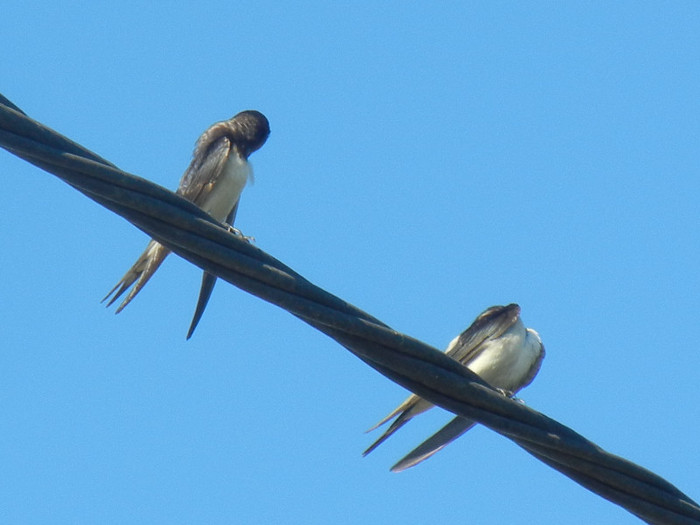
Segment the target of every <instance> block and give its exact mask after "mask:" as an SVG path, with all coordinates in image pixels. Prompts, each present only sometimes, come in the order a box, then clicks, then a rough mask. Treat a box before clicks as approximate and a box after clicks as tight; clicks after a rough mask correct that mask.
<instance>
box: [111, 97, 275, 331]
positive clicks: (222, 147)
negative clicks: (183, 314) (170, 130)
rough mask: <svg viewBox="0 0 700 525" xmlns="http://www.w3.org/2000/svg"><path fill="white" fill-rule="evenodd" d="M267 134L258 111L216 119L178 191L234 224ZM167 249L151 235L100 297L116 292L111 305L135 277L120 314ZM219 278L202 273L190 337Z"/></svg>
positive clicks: (218, 218)
mask: <svg viewBox="0 0 700 525" xmlns="http://www.w3.org/2000/svg"><path fill="white" fill-rule="evenodd" d="M269 134H270V124H269V123H268V121H267V118H265V115H263V114H262V113H260V112H258V111H242V112H241V113H238V114H237V115H236V116H234V117H233V118H231V119H229V120H224V121H222V122H217V123H216V124H213V125H212V126H211V127H210V128H209V129H207V130H206V131H205V132H204V133H202V136H201V137H199V139H198V140H197V143H196V145H195V148H194V153H193V154H192V161H191V162H190V165H189V167H188V168H187V170H186V171H185V173H184V175H183V176H182V178H181V179H180V185H179V186H178V188H177V191H176V193H177V194H178V195H180V196H181V197H184V198H185V199H187V200H188V201H191V202H193V203H194V204H196V205H197V206H199V207H200V208H202V209H203V210H204V211H205V212H207V213H209V215H211V216H212V217H213V218H214V219H216V220H217V221H226V223H227V224H228V225H229V226H230V227H231V228H233V222H234V220H235V218H236V211H237V210H238V202H239V199H240V197H241V192H242V191H243V188H244V187H245V185H246V182H248V180H249V179H252V176H253V173H252V167H251V165H250V163H249V162H248V157H249V156H250V154H251V153H253V152H254V151H256V150H258V149H260V147H261V146H262V145H263V144H265V141H266V140H267V137H268V135H269ZM169 253H170V250H168V249H167V248H166V247H165V246H163V245H162V244H160V243H158V242H157V241H155V240H153V239H151V241H150V242H149V243H148V246H147V247H146V250H145V251H144V252H143V254H141V257H139V258H138V259H137V260H136V262H135V263H134V265H133V266H132V267H131V268H129V271H127V272H126V274H125V275H124V277H122V278H121V280H120V281H119V282H118V283H117V285H116V286H115V287H114V288H112V289H111V290H110V292H109V293H108V294H107V295H106V296H105V298H104V299H102V301H103V302H104V301H105V300H107V299H108V298H109V297H110V296H112V298H111V299H110V300H109V302H108V303H107V306H110V305H111V304H112V303H114V301H116V300H117V299H118V298H119V297H120V296H121V295H122V294H123V293H124V292H125V291H126V290H127V289H128V288H129V287H130V286H131V285H132V284H133V283H134V282H136V284H135V285H134V287H133V288H132V289H131V291H130V292H129V293H128V294H127V296H126V298H125V299H124V301H123V302H122V303H121V304H120V305H119V307H118V308H117V311H116V313H119V312H121V311H122V310H123V309H124V307H125V306H126V305H127V304H129V302H131V300H132V299H133V298H134V297H135V296H136V294H137V293H139V291H140V290H141V288H143V287H144V285H145V284H146V283H147V282H148V280H149V279H150V278H151V276H152V275H153V274H154V273H155V271H156V270H157V269H158V267H159V266H160V265H161V263H162V262H163V260H164V259H165V257H167V255H168V254H169ZM215 283H216V276H214V275H211V274H209V273H207V272H204V276H203V277H202V286H201V288H200V292H199V299H198V300H197V307H196V309H195V314H194V317H193V319H192V323H191V325H190V329H189V331H188V333H187V339H189V338H190V337H191V336H192V333H193V332H194V329H195V327H196V326H197V323H198V322H199V320H200V318H201V317H202V314H203V313H204V308H205V307H206V305H207V301H208V300H209V297H210V295H211V292H212V290H213V288H214V284H215ZM117 288H118V290H117ZM115 292H116V293H115ZM112 294H114V295H112Z"/></svg>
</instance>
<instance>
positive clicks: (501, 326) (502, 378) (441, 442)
mask: <svg viewBox="0 0 700 525" xmlns="http://www.w3.org/2000/svg"><path fill="white" fill-rule="evenodd" d="M445 353H446V354H447V355H448V356H450V357H452V358H453V359H454V360H456V361H458V362H459V363H461V364H463V365H464V366H466V367H467V368H469V369H470V370H471V371H472V372H474V373H475V374H477V375H478V376H479V377H481V379H483V380H484V381H486V383H488V384H489V385H490V386H492V387H493V388H495V389H497V390H498V391H499V392H501V393H502V394H504V395H506V396H508V397H513V396H514V395H515V393H516V392H518V391H519V390H520V389H522V388H524V387H525V386H527V385H529V384H530V383H531V382H532V380H533V379H534V378H535V376H536V375H537V373H538V372H539V370H540V367H541V365H542V360H543V359H544V356H545V350H544V345H543V344H542V340H541V339H540V336H539V334H538V333H537V332H536V331H535V330H533V329H532V328H526V327H525V325H524V324H523V321H522V319H521V318H520V306H518V305H517V304H509V305H507V306H492V307H490V308H487V309H486V310H485V311H484V312H482V313H481V314H480V315H479V316H478V317H477V318H476V319H475V320H474V322H473V323H472V324H471V325H470V326H469V328H467V329H466V330H465V331H464V332H462V333H461V334H459V335H458V336H457V337H455V338H454V339H453V340H452V341H451V342H450V344H449V345H448V346H447V349H446V350H445ZM433 406H434V405H433V404H432V403H430V402H429V401H427V400H425V399H423V398H421V397H419V396H417V395H416V394H412V395H411V396H409V397H408V398H407V399H406V400H405V401H404V402H403V403H401V404H400V405H399V406H398V407H397V408H396V409H395V410H393V411H392V412H391V413H390V414H389V415H387V416H386V417H385V418H383V419H382V420H381V421H379V423H377V424H376V425H374V426H373V427H372V428H370V429H369V430H367V432H371V431H372V430H375V429H376V428H378V427H380V426H381V425H383V424H384V423H386V422H388V421H389V420H391V419H394V418H396V419H395V420H394V421H393V422H392V424H391V425H390V426H389V428H388V429H387V430H386V431H385V432H384V433H383V434H382V435H381V436H380V437H379V438H378V439H377V440H376V441H375V442H374V443H372V445H370V446H369V447H368V448H367V450H365V451H364V453H363V456H366V455H367V454H369V453H370V452H372V451H373V450H374V449H375V448H377V447H378V446H379V445H380V444H381V443H383V442H384V441H385V440H386V439H387V438H388V437H389V436H391V435H392V434H393V433H394V432H396V431H397V430H398V429H399V428H401V427H402V426H403V425H405V424H406V423H407V422H408V421H410V420H411V419H412V418H414V417H415V416H417V415H418V414H421V413H423V412H425V411H426V410H429V409H430V408H432V407H433ZM475 424H476V422H474V421H472V420H470V419H467V418H464V417H462V416H457V417H456V418H454V419H453V420H452V421H450V423H448V424H447V425H445V427H443V428H442V429H440V430H439V431H438V432H437V433H435V434H434V435H432V436H431V437H430V438H428V439H427V440H426V441H424V442H423V443H421V444H420V445H419V446H418V447H416V448H415V449H414V450H412V451H411V452H410V453H409V454H408V455H406V456H405V457H404V458H402V459H401V460H400V461H399V462H398V463H396V464H395V465H394V466H393V467H392V468H391V470H392V471H394V472H400V471H402V470H405V469H407V468H409V467H412V466H414V465H417V464H418V463H420V462H421V461H423V460H425V459H427V458H429V457H430V456H432V455H433V454H435V453H436V452H438V451H439V450H441V449H443V448H444V447H445V446H447V445H448V444H449V443H451V442H452V441H454V440H455V439H457V438H458V437H459V436H461V435H462V434H464V433H465V432H466V431H467V430H469V429H470V428H471V427H473V426H474V425H475Z"/></svg>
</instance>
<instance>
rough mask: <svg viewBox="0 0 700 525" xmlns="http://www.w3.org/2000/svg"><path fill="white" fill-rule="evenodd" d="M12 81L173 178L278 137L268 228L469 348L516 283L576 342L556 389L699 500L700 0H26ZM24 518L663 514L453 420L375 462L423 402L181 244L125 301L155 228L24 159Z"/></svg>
mask: <svg viewBox="0 0 700 525" xmlns="http://www.w3.org/2000/svg"><path fill="white" fill-rule="evenodd" d="M0 45H1V46H2V49H4V52H3V53H2V54H1V55H0V71H2V75H1V77H0V78H2V82H1V83H0V92H2V93H3V94H4V95H5V96H7V97H8V98H10V100H12V101H14V102H15V103H16V104H17V105H19V106H20V107H21V108H23V109H24V110H25V111H26V112H27V113H28V114H29V115H30V116H32V117H34V118H36V119H37V120H39V121H41V122H43V123H45V124H47V125H48V126H51V127H53V128H54V129H56V130H58V131H60V132H61V133H64V134H65V135H67V136H69V137H71V138H72V139H74V140H76V141H78V142H80V143H81V144H83V145H85V146H86V147H88V148H90V149H92V150H93V151H95V152H97V153H98V154H100V155H102V156H104V157H106V158H107V159H109V160H111V161H112V162H114V163H116V164H117V165H118V166H120V167H121V168H122V169H125V170H126V171H130V172H132V173H136V174H138V175H140V176H143V177H146V178H148V179H151V180H153V181H155V182H157V183H159V184H162V185H163V186H166V187H168V188H171V189H174V188H175V187H176V186H177V182H178V180H179V177H180V176H181V174H182V172H183V170H184V169H185V167H186V166H187V163H188V162H189V158H190V155H191V152H192V146H193V144H194V141H195V140H196V138H197V137H198V136H199V134H200V133H201V132H202V131H203V130H204V129H205V128H206V127H207V126H209V125H210V124H211V123H213V122H215V121H218V120H223V119H226V118H229V117H230V116H232V115H233V114H235V113H237V112H238V111H241V110H243V109H258V110H260V111H262V112H263V113H265V115H266V116H267V117H268V119H269V120H270V124H271V128H272V134H271V135H270V138H269V140H268V142H267V144H266V145H265V146H264V147H263V148H262V149H261V150H260V151H258V152H257V153H255V154H254V156H253V157H252V161H253V164H254V166H255V175H256V177H255V178H256V182H255V184H254V185H253V186H250V187H248V188H247V189H246V190H245V192H244V194H243V197H242V201H241V206H240V209H239V213H238V218H237V223H236V224H237V226H238V227H239V228H241V229H242V230H243V231H244V232H245V233H246V234H248V235H253V236H255V237H256V239H257V245H258V246H259V247H260V248H261V249H263V250H266V251H268V252H269V253H271V254H272V255H274V256H275V257H277V258H279V259H281V260H282V261H284V262H285V263H286V264H288V265H290V266H291V267H293V268H294V269H295V270H297V271H298V272H300V273H301V274H302V275H304V276H305V277H307V278H308V279H310V280H311V281H313V282H314V283H316V284H317V285H319V286H321V287H323V288H325V289H327V290H328V291H330V292H332V293H335V294H336V295H339V296H340V297H342V298H344V299H346V300H347V301H349V302H351V303H353V304H355V305H357V306H359V307H361V308H363V309H364V310H366V311H368V312H369V313H371V314H372V315H375V316H377V317H379V318H380V319H382V320H383V321H385V322H386V323H388V324H390V325H391V326H392V327H394V328H396V329H397V330H400V331H403V332H406V333H408V334H410V335H412V336H415V337H418V338H420V339H422V340H424V341H426V342H427V343H430V344H432V345H435V346H437V347H440V348H444V347H445V346H446V345H447V343H448V342H449V341H450V340H451V339H452V338H453V337H454V336H455V335H456V334H458V333H459V332H460V331H461V330H463V329H464V328H465V327H466V326H468V325H469V323H470V322H471V321H472V320H473V319H474V317H475V316H476V315H478V314H479V313H480V312H481V311H482V310H484V309H485V308H486V307H488V306H491V305H494V304H506V303H509V302H517V303H518V304H520V305H521V307H522V317H523V319H524V321H525V323H526V324H527V325H528V326H530V327H533V328H535V329H536V330H538V332H539V333H540V335H541V336H542V339H543V341H544V343H545V345H546V348H547V358H546V359H545V361H544V364H543V367H542V370H541V372H540V375H539V376H538V378H537V379H536V380H535V382H534V383H533V384H532V385H531V386H530V387H529V388H528V389H526V390H525V391H523V392H522V397H523V398H524V400H525V401H526V402H527V403H528V404H529V405H530V406H532V407H533V408H536V409H537V410H540V411H542V412H544V413H545V414H547V415H549V416H551V417H554V418H555V419H557V420H559V421H560V422H562V423H564V424H566V425H568V426H570V427H572V428H573V429H575V430H577V431H578V432H580V433H582V434H583V435H584V436H586V437H588V438H589V439H591V440H593V441H595V442H596V443H598V444H599V445H601V446H602V447H604V448H605V449H607V450H609V451H610V452H613V453H615V454H618V455H621V456H623V457H626V458H628V459H630V460H632V461H635V462H637V463H639V464H641V465H643V466H645V467H647V468H649V469H650V470H653V471H654V472H656V473H658V474H660V475H662V476H664V477H666V478H667V479H668V480H669V481H671V482H672V483H674V484H676V485H677V486H678V487H679V488H680V489H681V490H684V491H685V492H686V493H688V494H689V495H690V496H691V497H694V498H695V499H698V498H700V493H699V492H698V487H700V474H698V473H699V472H700V463H698V459H697V458H698V445H697V435H698V432H699V431H700V426H699V425H700V424H699V423H698V422H699V421H700V408H698V403H697V399H698V393H697V388H696V384H697V377H696V374H697V370H698V366H699V365H700V357H698V349H697V347H696V335H697V334H696V332H697V324H698V321H697V315H696V312H697V311H698V308H699V307H700V304H699V302H700V300H699V299H698V298H699V297H700V279H699V278H698V270H697V266H698V260H699V259H700V249H699V248H698V239H699V238H700V220H699V219H700V217H699V213H698V203H697V202H698V199H697V196H698V194H700V177H698V164H699V163H698V161H699V160H700V155H699V154H698V144H699V140H698V139H699V138H700V136H699V135H700V133H699V132H698V130H699V123H700V98H698V92H699V88H700V4H697V3H695V2H673V3H670V2H669V3H644V4H640V3H638V2H615V3H613V4H611V3H608V2H580V3H574V2H567V3H559V2H538V3H534V4H531V5H527V6H525V5H523V4H521V3H516V2H510V3H509V2H483V3H464V2H449V3H445V4H444V5H440V6H436V5H430V6H428V5H424V6H406V5H405V3H403V2H387V3H383V4H377V3H376V2H364V3H363V2H357V3H345V4H342V3H326V2H317V3H314V2H309V3H299V4H294V5H292V4H284V5H282V3H277V2H244V3H238V2H235V3H234V2H231V3H224V4H222V3H207V2H204V3H202V2H198V3H197V4H196V5H195V4H191V5H190V4H188V3H174V4H168V6H167V7H163V8H161V7H157V6H156V5H155V4H154V5H152V6H146V7H144V6H142V5H141V4H139V3H136V2H133V3H130V2H122V3H120V4H119V7H118V8H117V7H105V6H104V5H86V4H84V3H77V2H76V3H72V2H66V3H62V4H61V6H60V7H58V6H55V7H47V6H46V5H45V3H43V2H41V3H38V2H37V3H32V2H25V3H22V4H21V5H19V3H16V4H15V5H13V6H9V7H7V6H6V7H5V8H4V14H3V17H2V19H0ZM0 171H1V172H2V174H3V182H4V184H5V188H6V189H5V195H6V199H5V200H4V204H3V205H4V207H5V213H4V214H3V217H4V218H3V220H2V227H1V228H0V243H2V246H3V250H2V252H1V253H0V268H2V272H3V276H4V278H3V279H2V280H1V281H0V298H2V301H0V318H1V319H2V320H3V322H2V323H0V341H2V343H1V345H2V351H1V352H0V402H1V404H2V410H1V411H0V463H2V465H3V468H2V473H0V520H1V521H3V522H6V523H49V522H51V523H292V524H294V523H305V524H308V523H329V522H330V523H339V524H344V523H365V524H374V523H392V522H393V523H399V522H400V523H407V524H413V523H416V524H422V523H437V522H439V523H445V524H450V523H465V522H470V523H508V522H515V521H517V522H521V523H539V524H549V523H557V524H558V523H569V524H579V523H580V524H588V523H603V524H605V523H616V524H617V523H638V522H639V521H638V520H637V519H636V518H634V517H632V516H631V515H630V514H628V513H627V512H625V511H623V510H621V509H620V508H618V507H616V506H615V505H612V504H610V503H608V502H606V501H604V500H602V499H601V498H599V497H597V496H595V495H593V494H591V493H589V492H587V491H586V490H585V489H583V488H581V487H579V486H578V485H576V484H575V483H574V482H572V481H570V480H569V479H568V478H565V477H564V476H562V475H561V474H559V473H557V472H555V471H552V470H551V469H549V468H548V467H546V466H545V465H543V464H541V463H539V462H538V461H536V460H535V459H534V458H532V457H530V456H529V455H527V454H526V453H524V452H523V451H522V450H521V449H519V448H518V447H517V446H515V445H514V444H512V443H511V442H509V441H508V440H506V439H504V438H502V437H500V436H498V435H496V434H494V433H492V432H490V431H488V430H486V429H484V428H477V429H474V430H472V431H471V432H470V433H469V434H467V435H465V436H464V437H462V438H461V439H460V440H459V441H457V442H455V443H453V444H452V445H450V446H449V447H448V448H446V449H445V450H443V451H442V452H440V453H439V454H437V455H436V456H435V457H434V458H431V459H430V460H429V461H427V462H425V463H424V464H422V465H420V466H418V467H416V468H414V469H411V470H410V471H407V472H404V473H402V474H393V473H391V472H389V467H390V466H391V465H392V464H393V463H394V462H395V461H396V460H397V459H398V458H400V457H401V456H403V454H405V453H406V452H408V451H409V450H410V449H411V448H412V447H413V446H414V445H416V444H417V443H419V442H420V441H422V439H423V438H425V437H426V436H427V435H429V434H430V433H432V432H433V431H434V430H436V429H437V428H438V427H439V426H441V424H442V423H443V421H446V420H447V419H448V418H449V415H448V414H446V413H444V412H441V411H439V410H433V411H432V412H431V413H428V414H426V415H424V416H421V417H420V418H418V419H416V420H415V421H413V422H411V423H410V424H409V425H406V427H405V428H404V429H402V430H401V431H400V432H397V434H396V435H395V436H393V437H392V438H391V439H390V440H388V441H387V442H386V443H385V444H384V445H382V446H381V447H380V448H379V449H377V450H376V451H375V452H373V453H372V454H371V455H370V456H368V457H367V458H362V457H361V452H362V451H363V450H364V449H365V447H366V446H368V445H369V444H370V443H371V442H372V440H373V438H374V437H375V436H373V435H365V434H364V433H363V432H364V430H365V429H367V428H369V427H370V426H371V425H373V424H374V423H375V422H376V421H377V420H378V419H380V418H381V417H382V416H384V415H385V414H386V413H388V412H389V411H390V410H391V409H392V408H394V406H395V405H396V404H398V403H399V402H400V401H402V400H403V399H404V397H405V396H406V392H405V391H404V390H403V389H401V388H400V387H398V386H397V385H395V384H393V383H391V382H390V381H388V380H387V379H385V378H384V377H382V376H381V375H379V374H377V373H376V372H374V371H373V370H371V369H370V368H368V367H367V366H365V365H364V364H363V363H361V362H360V361H359V360H357V359H356V358H354V357H353V356H352V355H350V354H349V353H348V352H347V351H345V350H344V349H343V348H342V347H340V346H339V345H337V344H336V343H334V342H333V341H332V340H330V339H328V338H326V337H325V336H323V335H321V334H319V333H317V332H315V331H314V330H313V329H311V328H309V327H308V326H306V325H304V324H303V323H301V322H299V321H298V320H297V319H296V318H294V317H292V316H291V315H289V314H287V313H286V312H284V311H282V310H279V309H277V308H276V307H273V306H271V305H268V304H266V303H264V302H262V301H260V300H258V299H256V298H254V297H252V296H249V295H247V294H246V293H244V292H242V291H240V290H238V289H236V288H233V287H231V286H229V285H226V284H225V283H219V285H218V286H217V288H216V290H215V291H214V295H213V297H212V300H211V302H210V304H209V307H208V309H207V312H206V314H205V316H204V318H203V320H202V322H201V323H200V325H199V328H198V330H197V332H196V333H195V335H194V337H193V338H192V339H191V340H190V341H185V333H186V331H187V327H188V325H189V321H190V318H191V314H192V312H193V309H194V303H195V300H196V295H197V291H198V287H199V281H200V272H199V270H198V269H196V268H194V267H192V266H191V265H190V264H188V263H186V262H185V261H183V260H181V259H178V258H177V257H175V256H171V257H170V258H168V260H167V261H166V263H165V264H164V265H163V267H162V268H161V269H160V270H159V272H158V273H157V275H156V276H155V277H154V278H153V279H152V281H151V282H149V284H148V286H147V287H146V288H145V289H144V290H143V291H142V292H141V294H140V295H139V296H138V297H137V298H136V299H135V300H134V302H133V303H132V304H130V305H129V306H128V307H127V308H126V310H124V312H122V313H121V314H120V315H118V316H115V315H114V314H113V310H106V309H105V308H104V307H103V306H102V305H100V303H99V301H100V299H101V298H102V297H103V296H104V294H105V293H106V292H107V291H108V290H109V289H110V288H111V287H112V286H113V285H114V283H116V281H117V280H118V279H119V278H120V277H121V276H122V274H123V273H124V272H125V271H126V269H127V268H128V267H129V266H130V265H131V263H132V262H133V261H134V260H135V259H136V257H137V256H138V255H139V254H140V253H141V251H142V250H143V248H144V247H145V245H146V243H147V237H146V236H145V235H144V234H143V233H141V232H140V231H138V230H137V229H135V228H134V227H132V226H131V225H130V224H129V223H127V222H126V221H124V220H123V219H121V218H120V217H118V216H115V215H113V214H112V213H110V212H108V211H107V210H105V209H103V208H101V207H100V206H98V205H96V204H95V203H93V202H92V201H89V200H88V199H86V198H85V197H83V196H82V195H81V194H79V193H77V192H76V191H74V190H72V189H71V188H70V187H68V186H67V185H65V184H64V183H62V182H60V181H59V180H57V179H56V178H54V177H53V176H51V175H48V174H46V173H44V172H42V171H40V170H38V169H37V168H34V167H32V166H30V165H29V164H27V163H25V162H23V161H20V160H18V159H16V158H14V157H12V156H11V155H10V154H8V153H6V152H4V151H0Z"/></svg>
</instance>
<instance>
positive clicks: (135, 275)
mask: <svg viewBox="0 0 700 525" xmlns="http://www.w3.org/2000/svg"><path fill="white" fill-rule="evenodd" d="M169 253H170V250H168V249H167V248H166V247H165V246H163V245H162V244H160V243H158V242H156V241H154V240H151V242H149V243H148V246H147V247H146V250H145V251H144V252H143V253H142V254H141V257H139V258H138V259H137V261H136V262H135V263H134V265H133V266H132V267H131V268H129V271H127V272H126V273H125V274H124V277H122V278H121V280H120V281H119V282H118V283H117V284H116V286H115V287H114V288H112V289H111V290H110V291H109V293H108V294H107V295H106V296H105V298H104V299H102V302H103V303H104V302H105V301H106V300H107V299H109V297H110V296H112V298H111V299H109V302H108V303H107V306H108V307H109V306H111V305H112V303H114V302H115V301H116V300H117V299H119V297H121V295H122V294H123V293H124V292H125V291H126V290H128V288H129V287H130V286H131V285H132V284H133V283H134V281H136V284H135V285H134V287H133V288H132V289H131V291H130V292H129V293H128V295H127V296H126V299H124V301H122V304H120V305H119V308H117V310H116V312H115V313H119V312H121V311H122V310H123V309H124V307H125V306H126V305H127V304H129V303H130V302H131V300H132V299H133V298H134V297H136V294H137V293H139V291H141V288H143V287H144V286H145V284H146V283H147V282H148V280H149V279H150V278H151V276H152V275H153V274H154V273H155V272H156V270H157V269H158V268H159V267H160V265H161V263H162V262H163V261H164V260H165V258H166V257H167V255H168V254H169ZM117 288H118V290H117ZM115 291H116V292H115ZM112 294H114V295H112Z"/></svg>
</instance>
